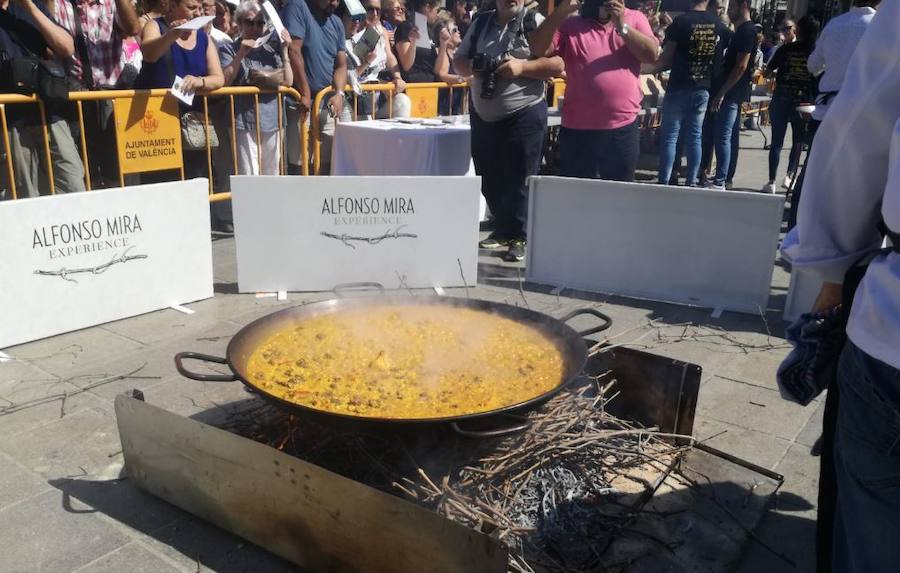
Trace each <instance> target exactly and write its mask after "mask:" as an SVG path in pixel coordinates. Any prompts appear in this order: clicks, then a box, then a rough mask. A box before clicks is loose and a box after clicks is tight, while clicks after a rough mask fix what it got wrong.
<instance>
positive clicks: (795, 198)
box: [788, 119, 821, 231]
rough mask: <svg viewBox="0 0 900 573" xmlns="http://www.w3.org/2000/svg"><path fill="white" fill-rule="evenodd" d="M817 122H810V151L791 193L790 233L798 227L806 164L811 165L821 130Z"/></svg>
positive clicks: (807, 137) (808, 126)
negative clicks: (811, 157)
mask: <svg viewBox="0 0 900 573" xmlns="http://www.w3.org/2000/svg"><path fill="white" fill-rule="evenodd" d="M820 123H821V122H818V121H816V120H814V119H813V120H810V122H809V124H808V125H807V126H806V137H805V139H806V143H807V144H808V145H809V149H807V150H806V159H804V161H803V165H802V166H801V168H800V175H799V176H798V177H797V179H795V180H794V185H793V187H794V188H793V190H792V191H791V210H790V211H789V212H788V231H790V230H791V229H793V228H794V227H796V226H797V213H798V212H799V209H800V192H801V191H803V182H804V181H805V180H806V164H807V163H809V154H810V152H811V151H812V144H813V141H814V140H815V138H816V131H818V130H819V124H820Z"/></svg>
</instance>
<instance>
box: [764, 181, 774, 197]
mask: <svg viewBox="0 0 900 573" xmlns="http://www.w3.org/2000/svg"><path fill="white" fill-rule="evenodd" d="M762 192H763V193H768V194H770V195H771V194H773V193H775V182H774V181H769V182H768V183H766V184H765V185H763V188H762Z"/></svg>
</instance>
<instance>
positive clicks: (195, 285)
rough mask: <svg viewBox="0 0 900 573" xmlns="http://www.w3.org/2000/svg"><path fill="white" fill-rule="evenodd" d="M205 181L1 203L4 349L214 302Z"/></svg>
mask: <svg viewBox="0 0 900 573" xmlns="http://www.w3.org/2000/svg"><path fill="white" fill-rule="evenodd" d="M207 193H208V188H207V182H206V180H205V179H194V180H191V181H179V182H176V183H160V184H156V185H138V186H134V187H127V188H125V189H110V190H106V191H91V192H88V193H72V194H70V195H55V196H51V197H38V198H34V199H19V200H16V201H6V202H4V203H0V241H2V244H3V256H2V257H0V348H6V347H8V346H12V345H14V344H20V343H23V342H28V341H31V340H36V339H39V338H44V337H47V336H53V335H55V334H60V333H63V332H69V331H72V330H77V329H79V328H86V327H89V326H94V325H96V324H102V323H104V322H109V321H112V320H118V319H120V318H126V317H129V316H135V315H138V314H143V313H145V312H150V311H153V310H157V309H160V308H166V307H169V306H172V305H178V304H182V303H186V302H192V301H195V300H200V299H204V298H209V297H211V296H213V288H212V283H213V278H212V244H211V241H210V229H209V200H208V199H207Z"/></svg>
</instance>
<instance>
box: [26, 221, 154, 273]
mask: <svg viewBox="0 0 900 573" xmlns="http://www.w3.org/2000/svg"><path fill="white" fill-rule="evenodd" d="M143 230H144V229H143V226H142V225H141V220H140V218H139V217H138V215H137V214H134V215H117V216H114V217H107V218H106V219H87V220H82V221H74V222H66V223H60V224H58V225H49V226H43V227H37V228H35V229H33V232H32V238H31V248H32V249H42V250H44V251H45V252H46V253H47V257H48V258H49V259H50V260H53V261H59V260H62V259H65V260H74V261H81V260H83V259H85V258H94V257H85V255H89V254H93V253H100V252H104V251H106V252H109V253H110V255H108V258H107V256H104V257H103V259H102V260H101V261H100V262H96V264H92V263H93V261H91V262H87V263H80V264H76V266H67V265H62V266H60V267H59V268H56V269H36V270H34V274H36V275H41V276H48V277H59V278H61V279H63V280H64V281H67V282H73V283H77V282H78V281H77V280H76V279H73V278H71V275H77V274H92V275H99V274H102V273H104V272H106V271H107V270H108V269H109V268H110V267H113V266H115V265H119V264H124V263H127V262H129V261H135V260H141V259H146V258H149V256H148V255H143V254H137V253H135V254H132V253H131V252H132V250H133V249H134V248H135V247H136V245H135V244H134V238H135V236H136V235H137V234H138V233H142V232H143ZM94 259H95V258H94ZM95 260H96V259H95Z"/></svg>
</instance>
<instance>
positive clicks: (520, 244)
mask: <svg viewBox="0 0 900 573" xmlns="http://www.w3.org/2000/svg"><path fill="white" fill-rule="evenodd" d="M503 260H504V261H507V262H510V263H516V262H519V261H524V260H525V241H524V240H522V239H513V240H512V241H510V242H509V250H508V251H506V254H505V255H503Z"/></svg>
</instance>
